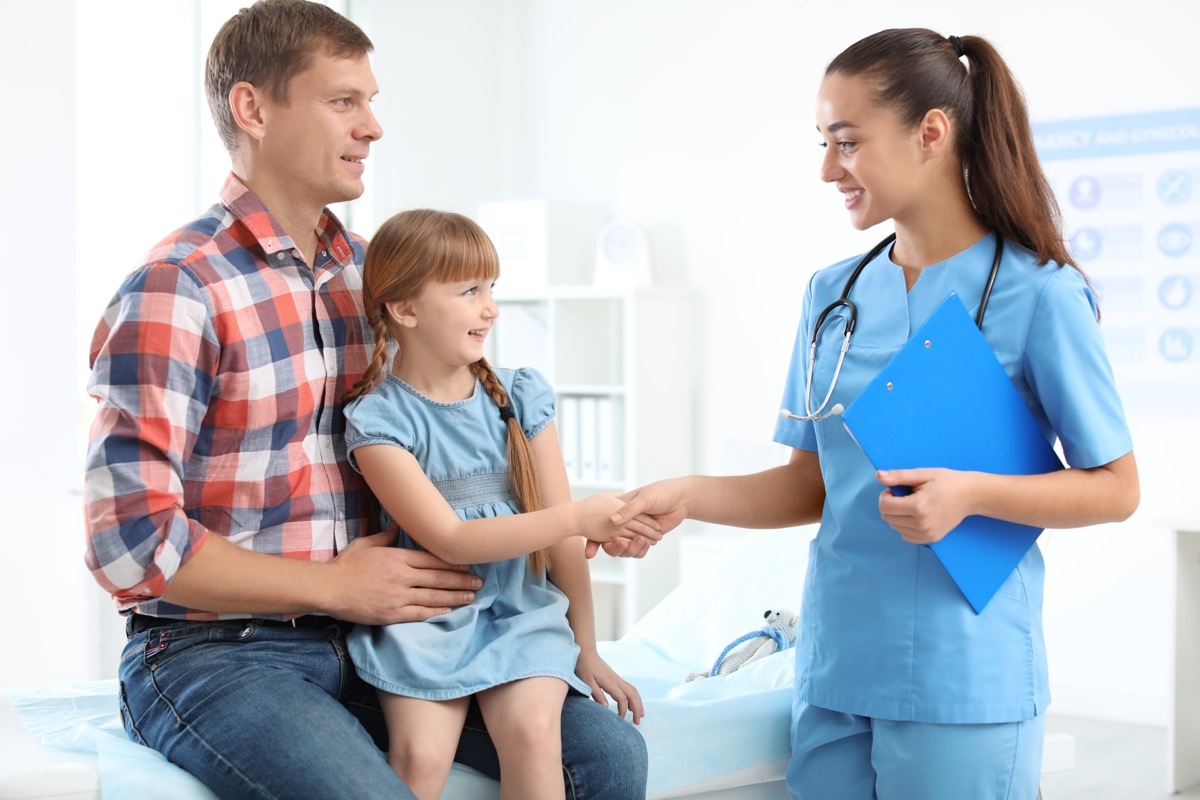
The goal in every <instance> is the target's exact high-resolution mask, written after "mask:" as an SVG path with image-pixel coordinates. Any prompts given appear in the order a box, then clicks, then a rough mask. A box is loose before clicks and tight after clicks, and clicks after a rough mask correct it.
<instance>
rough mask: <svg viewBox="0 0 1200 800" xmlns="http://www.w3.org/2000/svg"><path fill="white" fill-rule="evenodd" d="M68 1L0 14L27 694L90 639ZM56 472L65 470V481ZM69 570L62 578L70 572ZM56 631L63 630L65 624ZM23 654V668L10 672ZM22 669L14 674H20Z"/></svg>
mask: <svg viewBox="0 0 1200 800" xmlns="http://www.w3.org/2000/svg"><path fill="white" fill-rule="evenodd" d="M74 5H75V4H74V2H73V0H45V2H40V3H24V4H20V5H14V6H13V7H11V8H9V7H6V8H5V29H6V30H7V31H9V32H10V35H8V36H6V37H5V46H4V47H3V48H0V72H3V74H5V75H8V76H9V77H10V81H11V82H12V83H13V85H21V86H23V87H25V89H24V90H22V91H21V92H20V96H21V99H20V101H19V102H15V103H10V104H9V109H8V112H7V113H6V114H5V123H4V124H3V125H0V153H3V158H0V170H2V172H0V187H3V191H0V219H3V220H4V226H5V232H6V235H5V240H6V242H7V245H6V247H5V251H6V258H5V267H6V280H5V288H4V291H3V292H0V342H3V347H4V351H3V352H4V355H3V359H2V363H3V375H4V390H3V391H2V392H0V419H3V420H4V433H3V436H2V437H0V508H3V509H4V515H3V522H2V523H0V532H2V536H0V538H2V539H3V542H4V554H3V556H2V557H0V592H2V593H3V594H2V595H0V601H2V604H3V608H4V611H5V614H7V615H8V617H9V620H10V623H11V624H10V626H9V629H8V632H7V634H8V635H7V636H6V640H5V644H4V655H3V658H2V659H0V663H3V664H4V665H5V667H4V670H5V672H6V673H7V671H8V669H9V667H8V665H9V664H13V665H14V667H13V668H14V669H16V670H19V673H18V674H17V675H15V676H14V679H13V680H12V682H17V680H20V681H21V682H33V681H35V680H38V679H40V678H42V677H47V678H51V679H52V678H55V677H60V676H64V675H66V674H68V673H69V671H70V668H71V665H70V664H69V663H65V661H64V659H62V658H60V657H59V651H58V648H57V645H56V642H57V641H59V640H60V639H61V638H63V637H64V636H66V637H68V638H72V639H78V638H79V637H81V636H84V635H86V634H85V628H84V627H83V620H81V619H80V618H79V614H80V609H82V608H84V607H85V605H86V592H87V590H88V587H87V585H86V584H85V583H83V582H82V581H78V580H71V577H70V576H71V575H73V574H74V575H78V574H79V573H80V572H81V571H82V567H81V561H80V558H81V554H82V547H81V546H82V539H81V538H80V537H79V536H78V535H77V531H78V529H79V526H80V523H81V520H82V517H81V514H80V513H79V505H78V499H79V496H78V486H79V481H78V469H76V468H74V467H75V465H76V464H78V440H77V438H76V430H77V423H78V420H79V416H80V408H81V406H80V403H79V398H78V393H77V391H76V378H77V371H76V361H75V357H74V354H75V341H76V340H75V293H74V291H73V279H74V273H75V248H76V236H75V220H76V215H75V194H74V184H73V182H72V180H71V175H72V173H73V170H74V167H75V151H74V130H73V128H72V125H73V122H74V108H73V104H74V99H75V94H74V70H75V58H74V47H75V29H74V24H73V20H72V12H73V9H74ZM64 465H67V468H66V469H64ZM67 565H69V566H67ZM60 623H64V624H61V625H60ZM18 654H19V655H20V658H18ZM17 662H19V665H17Z"/></svg>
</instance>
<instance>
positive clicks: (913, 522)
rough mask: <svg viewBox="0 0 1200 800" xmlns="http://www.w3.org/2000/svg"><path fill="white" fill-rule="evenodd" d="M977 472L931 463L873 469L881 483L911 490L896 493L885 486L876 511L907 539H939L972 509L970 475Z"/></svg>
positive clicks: (927, 541)
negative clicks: (921, 466) (916, 466)
mask: <svg viewBox="0 0 1200 800" xmlns="http://www.w3.org/2000/svg"><path fill="white" fill-rule="evenodd" d="M976 474H977V473H971V472H960V471H958V470H952V469H941V468H933V467H929V468H924V469H893V470H886V471H885V470H880V471H879V472H877V473H875V477H876V478H877V479H878V480H879V482H880V483H882V484H883V485H884V486H887V487H892V486H905V487H908V488H909V489H911V494H906V495H902V496H899V497H897V496H896V495H894V494H892V492H891V489H890V488H889V489H884V491H883V493H882V494H880V495H879V514H880V516H882V517H883V521H884V522H886V523H887V524H889V525H891V526H892V527H893V528H895V529H896V530H897V531H899V532H900V536H901V537H903V539H904V541H906V542H912V543H913V544H933V543H934V542H940V541H941V540H942V539H944V538H945V536H946V534H947V533H949V532H950V531H952V530H954V528H956V527H957V526H958V524H959V523H960V522H962V521H963V520H964V519H965V518H966V517H968V516H970V515H971V514H972V513H973V512H972V511H971V497H972V494H971V492H972V490H973V487H974V484H973V481H972V477H973V476H974V475H976Z"/></svg>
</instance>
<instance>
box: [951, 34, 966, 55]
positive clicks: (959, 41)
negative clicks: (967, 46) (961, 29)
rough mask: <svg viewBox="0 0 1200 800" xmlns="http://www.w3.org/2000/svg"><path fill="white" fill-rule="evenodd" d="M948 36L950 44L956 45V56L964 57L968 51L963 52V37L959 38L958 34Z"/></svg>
mask: <svg viewBox="0 0 1200 800" xmlns="http://www.w3.org/2000/svg"><path fill="white" fill-rule="evenodd" d="M946 38H947V39H949V40H950V44H951V45H953V46H954V55H955V56H957V57H958V58H962V57H963V56H964V55H966V53H964V52H963V46H962V39H960V38H958V37H957V36H947V37H946Z"/></svg>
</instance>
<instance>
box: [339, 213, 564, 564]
mask: <svg viewBox="0 0 1200 800" xmlns="http://www.w3.org/2000/svg"><path fill="white" fill-rule="evenodd" d="M499 275H500V261H499V258H498V257H497V255H496V248H495V247H494V246H493V245H492V242H491V240H490V239H488V237H487V234H486V233H484V232H483V229H482V228H480V227H479V225H477V224H476V223H475V222H474V221H472V220H471V219H469V218H467V217H465V216H463V215H462V214H455V213H453V212H450V211H433V210H429V209H416V210H413V211H404V212H401V213H399V214H396V215H394V216H392V217H390V218H389V219H388V220H387V221H386V222H384V223H383V225H381V226H380V227H379V230H378V231H377V232H376V234H375V236H374V238H373V239H371V242H370V245H369V246H368V247H367V257H366V260H365V261H364V263H363V307H364V309H365V311H366V317H367V323H368V324H369V325H370V326H371V330H372V331H373V332H374V334H375V351H374V353H373V355H372V357H371V362H370V363H369V364H368V365H367V370H366V372H365V373H364V374H363V376H362V379H361V380H359V381H358V383H356V384H354V386H352V387H351V388H350V389H349V391H347V392H346V396H345V397H344V398H343V402H349V401H351V400H353V399H355V398H357V397H361V396H362V395H364V394H366V393H367V392H368V391H370V390H371V388H372V387H374V386H375V384H376V383H377V382H378V381H379V379H380V377H381V376H382V375H383V374H384V372H385V371H386V370H387V369H388V368H389V363H388V345H389V342H391V341H393V340H394V336H393V335H392V331H391V329H390V328H389V326H388V312H387V304H388V303H394V302H400V301H403V300H409V299H411V298H413V297H416V296H417V295H418V294H420V293H421V290H422V289H424V288H425V286H426V284H428V283H430V282H431V281H436V282H440V283H453V282H456V281H467V280H478V279H486V280H495V279H496V278H497V277H499ZM471 371H472V372H473V373H474V374H475V376H476V377H477V378H478V379H479V380H480V381H481V382H482V384H483V387H484V389H485V390H486V391H487V393H488V396H489V397H491V398H492V401H493V402H494V403H495V404H496V407H497V408H498V409H507V408H508V407H509V402H510V401H509V397H508V392H506V391H505V390H504V386H502V385H501V383H500V379H499V378H497V377H496V373H495V372H494V371H493V370H492V367H491V365H490V364H488V362H487V359H485V358H481V359H479V361H476V362H475V363H474V364H472V365H471ZM503 417H504V418H506V419H505V422H504V423H503V424H505V425H507V427H508V445H507V451H508V473H509V480H510V482H511V485H512V490H513V493H514V494H515V495H516V497H517V502H518V505H519V506H520V508H521V511H523V512H529V511H537V510H539V509H540V508H542V498H541V493H540V492H539V491H538V482H537V471H536V468H535V465H534V461H533V452H532V449H531V448H530V446H529V440H528V439H526V438H525V431H524V430H522V428H521V423H520V420H518V419H517V418H516V416H515V415H514V414H504V415H503ZM497 418H498V419H500V418H501V415H500V414H497ZM529 559H530V565H531V566H532V568H533V570H534V571H535V572H537V573H539V574H541V573H543V572H545V571H546V570H547V569H549V567H550V558H549V553H548V552H547V550H544V549H543V550H539V551H537V552H535V553H532V554H530V556H529Z"/></svg>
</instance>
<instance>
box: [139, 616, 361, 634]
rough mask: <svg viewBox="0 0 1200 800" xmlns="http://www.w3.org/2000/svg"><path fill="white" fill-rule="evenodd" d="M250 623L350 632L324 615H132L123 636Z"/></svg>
mask: <svg viewBox="0 0 1200 800" xmlns="http://www.w3.org/2000/svg"><path fill="white" fill-rule="evenodd" d="M251 622H252V623H254V624H255V625H258V626H259V627H262V628H328V627H329V626H331V625H332V626H335V627H338V628H341V629H342V631H343V632H345V631H348V630H350V627H351V625H352V623H349V622H343V621H342V620H340V619H334V618H333V617H327V616H325V615H324V614H305V615H304V616H302V617H296V618H294V619H289V620H287V621H284V620H278V619H261V618H259V617H251V618H247V619H217V620H195V619H170V618H168V617H151V616H147V615H145V614H138V613H133V614H130V615H129V617H128V618H127V619H126V621H125V635H126V636H127V637H129V638H131V639H132V638H133V637H134V636H136V635H137V634H139V633H141V632H142V631H144V630H148V629H150V628H174V627H178V626H180V625H237V624H242V623H247V624H248V623H251Z"/></svg>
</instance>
